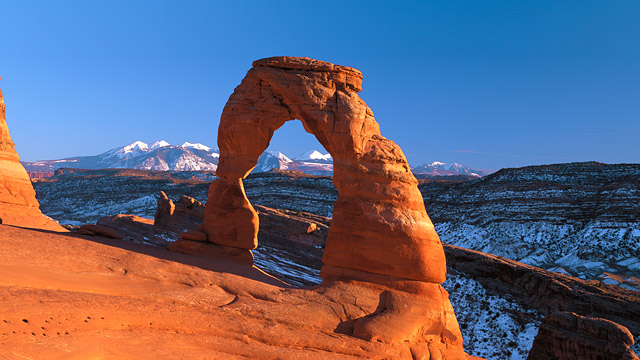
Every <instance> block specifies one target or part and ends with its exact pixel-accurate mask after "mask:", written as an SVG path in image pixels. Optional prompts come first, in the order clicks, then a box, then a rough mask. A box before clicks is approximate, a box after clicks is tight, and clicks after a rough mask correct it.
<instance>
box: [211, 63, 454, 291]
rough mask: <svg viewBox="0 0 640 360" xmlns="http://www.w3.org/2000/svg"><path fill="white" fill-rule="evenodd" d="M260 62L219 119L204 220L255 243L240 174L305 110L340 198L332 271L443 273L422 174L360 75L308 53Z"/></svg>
mask: <svg viewBox="0 0 640 360" xmlns="http://www.w3.org/2000/svg"><path fill="white" fill-rule="evenodd" d="M253 65H254V66H253V68H252V69H251V70H249V72H248V73H247V76H246V77H245V78H244V80H243V81H242V83H241V84H240V85H239V86H238V87H237V88H236V89H235V91H234V93H233V94H232V95H231V97H230V98H229V101H228V102H227V105H226V106H225V108H224V111H223V113H222V117H221V120H220V130H219V132H218V145H219V147H220V164H219V167H218V170H217V175H218V176H219V177H220V179H219V180H216V181H214V183H213V184H212V186H211V189H210V193H209V204H211V205H210V206H208V207H207V212H206V213H205V222H204V231H205V232H206V233H207V235H209V239H210V241H212V242H215V243H217V244H220V245H226V246H234V247H240V248H244V249H252V248H255V244H256V241H257V240H256V235H257V230H258V229H257V228H258V223H257V221H256V220H257V216H256V215H255V211H254V210H253V208H252V207H251V205H250V204H249V201H248V200H247V198H246V196H245V194H244V190H243V188H242V179H244V178H245V177H246V176H247V175H248V174H249V173H250V172H251V170H252V169H253V167H255V165H256V162H257V159H258V157H259V155H260V154H262V152H263V151H264V150H265V149H266V148H267V146H268V145H269V141H270V140H271V137H272V136H273V132H274V131H275V130H277V129H278V128H280V127H281V126H282V125H283V124H284V123H285V122H286V121H289V120H293V119H300V120H301V121H302V123H303V125H304V127H305V129H306V130H307V131H308V132H310V133H312V134H314V135H315V136H316V138H317V139H318V141H320V143H321V144H322V145H323V146H324V147H325V149H327V150H328V151H329V153H331V155H332V156H333V159H334V179H333V181H334V183H335V185H336V188H337V189H338V192H339V197H338V200H337V201H336V204H335V208H334V213H333V224H332V226H331V229H330V231H329V238H328V240H327V247H326V250H325V253H324V258H323V261H324V263H325V264H326V265H327V266H328V267H327V270H326V271H325V272H335V271H334V270H333V269H332V268H333V267H339V268H345V269H351V270H359V271H363V272H366V273H374V274H381V275H387V276H392V277H397V278H401V279H411V280H418V281H426V282H435V283H441V282H443V281H444V280H445V272H446V270H445V257H444V252H443V250H442V245H441V244H440V240H439V238H438V235H437V234H436V232H435V230H434V228H433V225H432V223H431V220H430V219H429V217H428V216H427V213H426V211H425V208H424V203H423V201H422V197H421V195H420V192H419V191H418V189H417V180H416V179H415V177H414V176H413V174H412V173H411V171H410V169H409V165H408V163H407V161H406V158H405V157H404V154H403V153H402V151H401V150H400V148H399V147H398V146H397V145H396V144H395V143H394V142H392V141H391V140H387V139H385V138H384V137H382V135H381V134H380V128H379V126H378V123H377V122H376V121H375V119H374V117H373V112H372V111H371V109H369V107H368V106H367V105H366V104H365V102H364V101H362V99H360V97H359V96H358V94H357V92H358V91H360V90H362V74H361V73H360V72H359V71H358V70H355V69H352V68H349V67H346V66H337V65H333V64H330V63H327V62H323V61H318V60H313V59H309V58H293V57H274V58H268V59H262V60H258V61H255V62H254V64H253ZM242 219H244V220H242ZM392 239H393V240H392ZM330 269H332V270H330Z"/></svg>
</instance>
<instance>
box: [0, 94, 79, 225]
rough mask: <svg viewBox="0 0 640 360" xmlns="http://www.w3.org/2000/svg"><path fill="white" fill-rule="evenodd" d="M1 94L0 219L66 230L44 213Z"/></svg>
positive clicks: (11, 223)
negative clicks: (22, 158)
mask: <svg viewBox="0 0 640 360" xmlns="http://www.w3.org/2000/svg"><path fill="white" fill-rule="evenodd" d="M4 113H5V110H4V100H3V98H2V92H1V91H0V169H2V171H1V172H0V219H2V222H3V224H9V225H18V226H25V227H31V228H39V229H49V230H56V231H66V230H65V229H64V228H63V227H61V226H60V225H58V224H57V223H56V222H55V221H53V220H51V219H50V218H48V217H46V216H44V215H42V213H41V212H40V208H39V204H38V200H36V192H35V191H34V190H33V186H32V185H31V180H30V179H29V175H28V174H27V171H26V170H25V169H24V167H23V166H22V165H21V164H20V156H18V153H17V152H16V150H15V148H14V147H13V141H11V135H10V134H9V128H8V127H7V121H6V120H5V115H4Z"/></svg>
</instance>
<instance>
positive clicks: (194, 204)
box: [153, 191, 204, 233]
mask: <svg viewBox="0 0 640 360" xmlns="http://www.w3.org/2000/svg"><path fill="white" fill-rule="evenodd" d="M203 218H204V205H203V204H202V203H201V202H199V201H198V200H196V199H194V198H192V197H190V196H186V195H182V196H181V197H180V199H179V200H178V202H177V203H176V204H174V203H173V201H171V199H169V198H168V197H167V195H166V194H165V193H164V191H161V192H160V196H159V197H158V209H157V210H156V214H155V216H154V222H153V225H154V226H155V227H157V228H159V229H166V230H170V231H173V232H176V233H180V232H182V231H185V230H189V229H193V228H195V226H196V224H200V223H202V219H203Z"/></svg>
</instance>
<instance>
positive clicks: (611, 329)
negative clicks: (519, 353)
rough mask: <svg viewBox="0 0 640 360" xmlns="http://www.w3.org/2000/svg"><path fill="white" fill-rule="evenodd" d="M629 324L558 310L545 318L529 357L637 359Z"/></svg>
mask: <svg viewBox="0 0 640 360" xmlns="http://www.w3.org/2000/svg"><path fill="white" fill-rule="evenodd" d="M632 345H633V336H632V335H631V333H630V332H629V330H627V328H626V327H624V326H622V325H620V324H617V323H615V322H613V321H609V320H606V319H601V318H592V317H584V316H580V315H577V314H575V313H570V312H556V313H553V314H551V315H550V316H548V317H547V318H545V320H544V321H543V322H542V325H541V326H540V330H539V331H538V335H537V336H536V338H535V340H534V341H533V347H532V348H531V351H530V352H529V357H527V359H529V360H555V359H558V360H590V359H593V360H596V359H598V360H638V357H637V356H636V355H635V354H634V352H633V350H631V349H630V348H629V347H630V346H632Z"/></svg>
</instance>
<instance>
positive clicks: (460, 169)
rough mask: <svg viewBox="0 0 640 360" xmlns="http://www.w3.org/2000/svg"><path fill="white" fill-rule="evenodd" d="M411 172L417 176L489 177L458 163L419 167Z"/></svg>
mask: <svg viewBox="0 0 640 360" xmlns="http://www.w3.org/2000/svg"><path fill="white" fill-rule="evenodd" d="M411 171H413V173H414V174H416V175H445V176H446V175H469V176H473V177H483V176H486V175H489V173H488V172H486V171H482V170H474V169H471V168H469V167H467V166H464V165H461V164H458V163H443V162H440V161H434V162H432V163H431V164H422V165H418V166H416V167H414V168H412V169H411Z"/></svg>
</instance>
